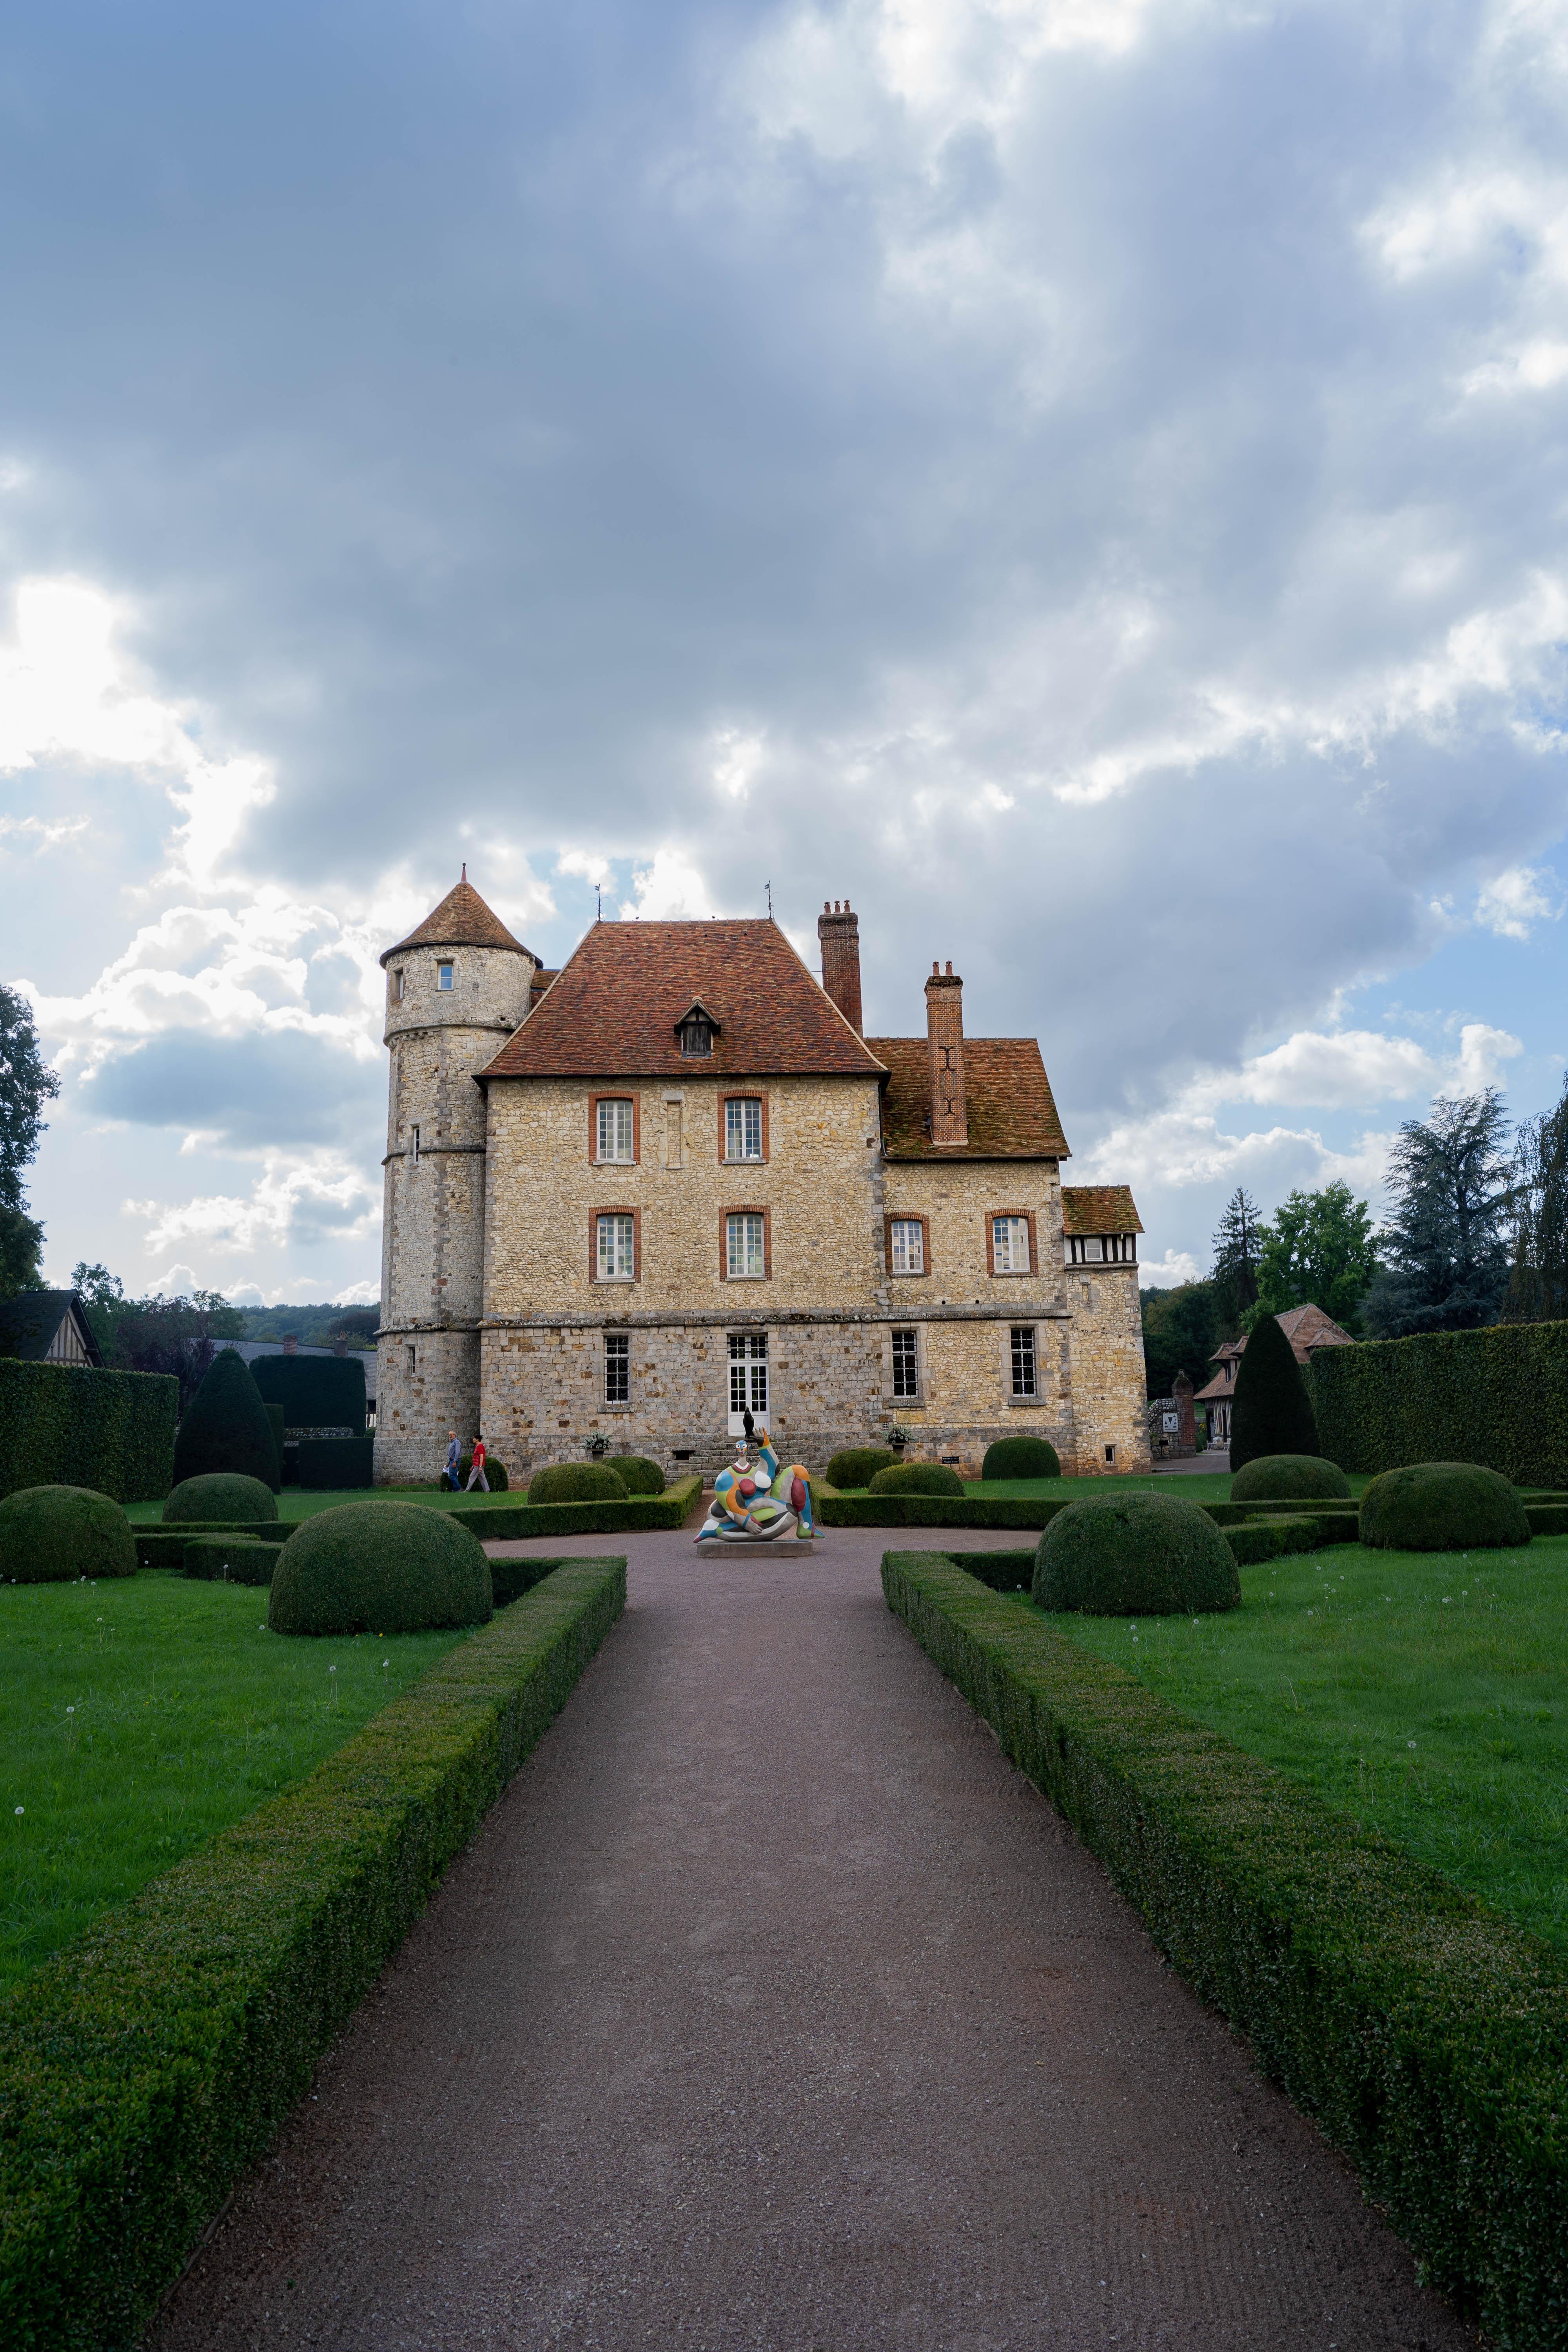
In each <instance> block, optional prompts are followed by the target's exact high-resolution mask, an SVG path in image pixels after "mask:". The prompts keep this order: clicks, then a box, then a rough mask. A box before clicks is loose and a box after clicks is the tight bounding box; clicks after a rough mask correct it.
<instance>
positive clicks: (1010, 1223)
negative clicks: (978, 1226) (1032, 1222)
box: [991, 1217, 1029, 1274]
mask: <svg viewBox="0 0 1568 2352" xmlns="http://www.w3.org/2000/svg"><path fill="white" fill-rule="evenodd" d="M991 1264H992V1266H993V1268H994V1271H995V1272H996V1273H997V1274H1027V1273H1028V1271H1029V1220H1028V1219H1027V1217H993V1218H992V1220H991Z"/></svg>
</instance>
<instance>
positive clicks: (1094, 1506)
mask: <svg viewBox="0 0 1568 2352" xmlns="http://www.w3.org/2000/svg"><path fill="white" fill-rule="evenodd" d="M1034 1595H1035V1599H1036V1601H1037V1602H1038V1603H1039V1605H1040V1607H1041V1608H1042V1609H1074V1610H1082V1611H1083V1612H1085V1613H1086V1614H1087V1615H1089V1616H1091V1617H1173V1616H1182V1617H1190V1616H1193V1615H1195V1614H1196V1613H1197V1612H1200V1611H1204V1610H1211V1609H1235V1608H1237V1607H1238V1606H1239V1605H1240V1601H1241V1586H1240V1584H1239V1583H1238V1582H1237V1574H1236V1556H1235V1554H1234V1553H1233V1552H1232V1550H1231V1549H1230V1546H1229V1545H1228V1544H1227V1543H1226V1539H1225V1537H1224V1536H1223V1535H1222V1534H1221V1533H1220V1530H1219V1529H1218V1528H1216V1527H1215V1523H1214V1521H1213V1520H1212V1519H1211V1518H1209V1517H1207V1516H1206V1514H1205V1512H1203V1511H1202V1510H1200V1509H1199V1507H1198V1506H1197V1504H1196V1503H1191V1502H1189V1501H1188V1500H1187V1498H1186V1496H1184V1495H1173V1494H1170V1493H1169V1492H1165V1493H1158V1492H1157V1493H1154V1494H1143V1493H1141V1492H1140V1491H1139V1490H1138V1489H1137V1488H1131V1489H1123V1491H1122V1492H1121V1493H1120V1494H1118V1493H1116V1492H1115V1491H1114V1490H1112V1491H1111V1492H1110V1493H1107V1494H1100V1495H1085V1496H1080V1497H1079V1499H1078V1500H1077V1501H1075V1502H1073V1503H1070V1504H1069V1505H1068V1507H1067V1509H1066V1510H1065V1511H1058V1514H1057V1516H1056V1517H1055V1518H1054V1519H1053V1520H1052V1521H1051V1524H1050V1526H1049V1527H1048V1528H1047V1529H1046V1531H1045V1533H1044V1534H1043V1535H1042V1536H1041V1538H1040V1540H1039V1544H1038V1546H1037V1549H1036V1553H1035V1581H1034Z"/></svg>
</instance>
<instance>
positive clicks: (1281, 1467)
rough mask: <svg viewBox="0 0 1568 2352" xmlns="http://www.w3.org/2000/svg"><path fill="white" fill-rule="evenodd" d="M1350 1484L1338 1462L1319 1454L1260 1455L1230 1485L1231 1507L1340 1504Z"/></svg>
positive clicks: (1240, 1471)
mask: <svg viewBox="0 0 1568 2352" xmlns="http://www.w3.org/2000/svg"><path fill="white" fill-rule="evenodd" d="M1350 1490H1351V1482H1350V1480H1349V1479H1348V1478H1347V1477H1346V1476H1345V1474H1344V1472H1343V1471H1342V1469H1341V1468H1340V1465H1339V1464H1338V1463H1337V1462H1325V1461H1324V1460H1323V1457H1322V1455H1321V1454H1258V1457H1257V1458H1256V1460H1254V1461H1251V1462H1248V1463H1247V1465H1245V1466H1244V1467H1243V1468H1242V1469H1240V1470H1238V1471H1237V1474H1236V1475H1235V1477H1234V1478H1233V1479H1232V1480H1231V1482H1230V1499H1231V1501H1232V1502H1233V1503H1298V1502H1310V1501H1315V1500H1316V1499H1317V1498H1318V1497H1319V1496H1332V1497H1333V1498H1334V1499H1335V1500H1336V1501H1343V1500H1344V1498H1345V1497H1346V1496H1348V1495H1349V1493H1350Z"/></svg>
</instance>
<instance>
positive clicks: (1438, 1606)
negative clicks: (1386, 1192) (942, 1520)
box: [954, 1536, 1568, 1948]
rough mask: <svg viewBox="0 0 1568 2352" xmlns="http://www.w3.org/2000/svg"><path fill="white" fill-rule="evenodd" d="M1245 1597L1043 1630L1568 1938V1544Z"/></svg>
mask: <svg viewBox="0 0 1568 2352" xmlns="http://www.w3.org/2000/svg"><path fill="white" fill-rule="evenodd" d="M954 1549H955V1551H956V1550H957V1549H959V1548H958V1547H957V1546H956V1545H955V1546H954ZM1241 1589H1242V1606H1241V1608H1240V1609H1238V1610H1236V1611H1233V1612H1227V1613H1226V1614H1224V1615H1221V1616H1208V1617H1202V1618H1199V1619H1197V1620H1196V1621H1195V1622H1194V1620H1192V1619H1190V1618H1185V1617H1182V1618H1170V1617H1155V1618H1143V1619H1140V1620H1136V1621H1131V1622H1130V1621H1128V1620H1127V1619H1124V1618H1114V1617H1079V1616H1053V1617H1052V1618H1051V1620H1050V1622H1051V1623H1052V1624H1053V1625H1055V1626H1056V1627H1057V1628H1058V1631H1059V1632H1061V1633H1065V1634H1066V1635H1067V1636H1068V1639H1069V1640H1070V1641H1073V1642H1077V1643H1081V1644H1082V1645H1083V1646H1084V1647H1085V1648H1086V1649H1091V1650H1097V1651H1099V1652H1100V1654H1101V1655H1102V1656H1104V1657H1109V1658H1113V1659H1114V1660H1115V1661H1116V1662H1117V1664H1119V1665H1122V1666H1126V1667H1128V1668H1129V1669H1130V1670H1131V1672H1132V1673H1133V1674H1135V1675H1139V1676H1140V1678H1141V1679H1142V1680H1143V1681H1145V1682H1147V1683H1148V1684H1150V1685H1152V1687H1153V1688H1154V1689H1155V1690H1157V1691H1159V1692H1160V1693H1161V1694H1162V1696H1164V1697H1166V1698H1168V1699H1169V1700H1170V1701H1171V1702H1172V1703H1173V1705H1174V1706H1180V1707H1182V1708H1184V1710H1185V1711H1186V1712H1187V1713H1188V1714H1189V1715H1194V1716H1196V1717H1198V1719H1199V1720H1200V1721H1201V1722H1203V1723H1205V1724H1207V1725H1209V1726H1210V1727H1211V1728H1212V1729H1214V1730H1215V1731H1218V1732H1223V1733H1224V1734H1225V1736H1226V1738H1230V1739H1233V1740H1235V1741H1236V1743H1237V1746H1238V1747H1240V1748H1247V1749H1248V1750H1250V1752H1251V1753H1252V1754H1253V1755H1255V1756H1261V1757H1264V1758H1266V1759H1267V1760H1268V1762H1269V1763H1271V1764H1277V1765H1279V1766H1280V1767H1281V1768H1282V1769H1284V1770H1286V1771H1289V1772H1291V1773H1294V1774H1295V1775H1297V1776H1298V1777H1299V1778H1300V1780H1304V1781H1306V1782H1307V1783H1308V1784H1309V1785H1310V1787H1311V1788H1313V1789H1315V1790H1317V1791H1318V1793H1319V1794H1320V1795H1321V1797H1323V1798H1324V1799H1326V1800H1327V1801H1328V1802H1329V1803H1331V1804H1332V1805H1335V1806H1338V1807H1339V1808H1340V1809H1341V1810H1342V1811H1344V1812H1347V1813H1350V1814H1352V1815H1353V1817H1354V1818H1355V1819H1356V1820H1357V1821H1359V1822H1364V1823H1368V1824H1371V1825H1373V1826H1375V1827H1376V1828H1378V1829H1380V1830H1382V1831H1383V1832H1384V1834H1385V1835H1386V1836H1388V1837H1389V1838H1391V1839H1393V1840H1394V1841H1395V1842H1396V1843H1399V1844H1400V1845H1403V1846H1405V1848H1407V1849H1408V1850H1409V1851H1410V1852H1411V1853H1415V1854H1418V1855H1419V1856H1420V1857H1421V1858H1422V1860H1423V1861H1425V1862H1428V1863H1430V1864H1433V1865H1434V1866H1435V1867H1436V1869H1438V1870H1441V1871H1444V1872H1445V1873H1446V1874H1447V1875H1448V1877H1450V1878H1452V1879H1454V1880H1456V1881H1457V1882H1458V1885H1461V1886H1463V1887H1466V1888H1468V1890H1469V1891H1470V1892H1471V1893H1473V1894H1476V1895H1480V1896H1482V1897H1483V1898H1484V1900H1485V1901H1487V1902H1489V1903H1490V1904H1493V1905H1495V1906H1496V1907H1497V1908H1498V1909H1499V1910H1500V1911H1503V1912H1506V1913H1507V1914H1508V1915H1509V1916H1510V1917H1511V1918H1513V1919H1516V1920H1518V1921H1519V1922H1520V1923H1521V1925H1522V1926H1524V1927H1530V1928H1532V1929H1533V1930H1534V1931H1535V1932H1536V1934H1538V1935H1541V1936H1544V1937H1549V1938H1550V1939H1551V1940H1552V1942H1553V1943H1555V1944H1556V1945H1558V1946H1559V1947H1560V1948H1568V1538H1564V1537H1541V1536H1538V1537H1537V1538H1536V1539H1535V1541H1534V1542H1533V1543H1531V1544H1529V1545H1527V1546H1524V1547H1522V1548H1521V1549H1519V1550H1517V1551H1487V1552H1469V1553H1457V1552H1386V1551H1377V1552H1374V1551H1363V1549H1361V1547H1360V1546H1359V1545H1357V1544H1343V1545H1340V1546H1337V1547H1336V1548H1335V1549H1333V1550H1331V1551H1323V1552H1310V1553H1299V1554H1296V1555H1294V1556H1292V1557H1289V1558H1286V1559H1277V1560H1273V1561H1270V1562H1268V1564H1266V1565H1265V1566H1263V1567H1259V1568H1244V1569H1243V1570H1241ZM1017 1605H1018V1606H1020V1607H1024V1608H1029V1607H1032V1606H1033V1604H1032V1602H1030V1601H1027V1599H1023V1600H1021V1601H1019V1602H1018V1604H1017Z"/></svg>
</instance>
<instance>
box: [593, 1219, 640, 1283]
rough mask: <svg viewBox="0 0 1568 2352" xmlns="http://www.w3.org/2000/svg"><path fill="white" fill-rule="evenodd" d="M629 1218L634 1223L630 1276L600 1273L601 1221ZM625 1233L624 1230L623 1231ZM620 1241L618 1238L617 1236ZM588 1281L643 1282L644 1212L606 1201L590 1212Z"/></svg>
mask: <svg viewBox="0 0 1568 2352" xmlns="http://www.w3.org/2000/svg"><path fill="white" fill-rule="evenodd" d="M601 1217H629V1218H630V1219H631V1221H632V1269H631V1272H630V1274H601V1273H600V1272H599V1219H600V1218H601ZM622 1230H623V1231H624V1228H623V1229H622ZM617 1239H618V1236H617ZM588 1279H589V1281H590V1282H605V1283H611V1282H613V1283H617V1284H619V1283H623V1282H640V1281H641V1280H642V1211H641V1210H640V1209H634V1208H631V1207H630V1206H628V1205H627V1204H626V1203H624V1202H613V1201H606V1202H603V1203H602V1204H601V1205H600V1206H599V1207H598V1208H596V1209H590V1210H589V1212H588Z"/></svg>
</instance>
